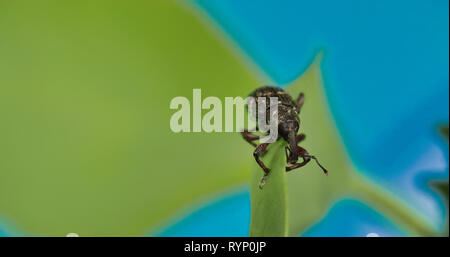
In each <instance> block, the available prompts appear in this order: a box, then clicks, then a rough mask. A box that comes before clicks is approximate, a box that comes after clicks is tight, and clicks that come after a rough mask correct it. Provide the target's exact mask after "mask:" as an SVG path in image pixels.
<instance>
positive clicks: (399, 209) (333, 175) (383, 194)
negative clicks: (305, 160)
mask: <svg viewBox="0 0 450 257" xmlns="http://www.w3.org/2000/svg"><path fill="white" fill-rule="evenodd" d="M321 57H322V55H321V54H319V55H318V56H317V58H316V59H315V61H314V62H313V63H312V64H311V66H310V67H309V68H308V69H307V70H306V71H305V72H304V74H303V75H302V76H301V77H300V78H299V79H297V80H296V81H295V82H293V83H292V85H290V86H289V87H288V89H287V91H288V92H289V93H290V94H291V95H292V96H294V97H296V96H297V95H298V94H299V93H300V92H303V93H304V94H305V103H304V105H303V108H302V111H301V113H300V119H301V127H300V132H303V133H305V134H306V140H305V141H304V142H302V143H301V145H302V147H304V148H305V149H307V150H308V151H309V153H310V154H312V155H315V156H316V157H317V158H318V159H319V160H320V162H321V163H322V165H323V166H325V167H326V168H327V169H328V170H329V176H328V177H326V176H324V175H323V174H322V172H321V170H320V168H319V167H317V166H316V165H314V163H311V164H308V165H306V166H304V167H302V168H301V169H298V170H295V171H292V172H289V174H288V175H287V181H288V197H289V200H288V203H289V214H288V216H289V217H290V220H289V231H290V233H289V235H291V236H296V235H299V234H301V233H302V232H304V231H305V230H306V229H307V228H308V227H310V226H311V225H312V224H314V223H316V222H318V221H319V220H320V219H321V218H322V217H323V216H324V215H325V214H326V212H327V211H328V210H329V208H330V207H331V206H332V204H333V203H335V202H336V201H338V200H340V199H342V198H353V199H358V200H360V201H362V202H365V203H366V204H368V205H370V206H371V207H372V208H375V209H376V210H378V211H379V212H381V213H382V214H383V215H385V216H387V217H388V218H390V219H392V220H393V221H395V222H396V223H397V224H399V225H400V226H402V227H403V228H404V229H405V230H406V231H408V232H409V233H411V234H412V235H426V236H427V235H434V234H435V232H436V231H435V229H434V228H432V227H431V226H430V225H429V223H428V222H427V221H426V219H425V218H424V217H423V216H422V215H420V214H419V213H417V212H416V211H415V210H414V209H413V208H411V207H410V206H408V205H407V204H406V203H404V202H403V201H401V200H400V199H398V198H397V197H396V196H395V195H393V194H391V193H390V192H388V191H386V190H385V189H383V188H381V187H379V186H377V185H376V184H374V183H372V182H370V181H369V180H367V179H366V178H364V177H362V176H361V175H360V174H361V172H357V171H356V168H355V167H354V166H353V165H352V162H351V160H350V158H349V156H348V153H347V151H346V149H345V146H344V144H343V143H342V140H341V137H340V135H339V134H338V132H337V131H338V130H337V129H336V126H335V124H334V121H333V119H332V115H331V114H330V112H329V110H328V104H327V103H328V102H327V100H326V96H325V92H324V90H323V84H322V75H321V72H320V68H319V67H320V60H321ZM362 236H364V235H362Z"/></svg>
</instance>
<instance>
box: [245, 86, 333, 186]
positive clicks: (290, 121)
mask: <svg viewBox="0 0 450 257" xmlns="http://www.w3.org/2000/svg"><path fill="white" fill-rule="evenodd" d="M249 96H250V97H253V98H254V100H255V101H254V102H250V104H255V103H256V104H259V103H260V102H262V101H263V100H262V99H264V98H265V103H267V104H266V106H269V103H270V98H271V97H276V98H277V99H278V109H276V110H273V109H271V108H268V107H267V108H266V113H265V114H266V123H267V124H270V119H271V117H273V116H274V115H273V114H274V112H277V114H278V138H283V139H284V140H286V141H287V142H288V143H289V147H286V160H287V163H288V164H290V165H291V166H288V167H286V171H291V170H293V169H296V168H300V167H302V166H304V165H305V164H307V163H308V162H309V161H310V160H311V159H314V160H315V161H316V162H317V164H318V165H319V166H320V167H321V168H322V170H323V171H324V172H325V174H328V171H327V170H326V169H325V168H324V167H322V165H320V163H319V162H318V161H317V159H316V157H314V156H313V155H310V154H309V153H308V152H307V151H306V150H305V149H304V148H302V147H300V146H298V143H299V142H300V141H302V140H303V139H305V135H304V134H298V135H297V133H298V130H299V128H300V118H299V114H300V110H301V108H302V106H303V102H304V95H303V93H300V95H299V97H298V99H297V101H294V99H293V98H292V97H291V96H290V95H289V94H288V93H286V92H285V91H284V90H282V89H280V88H276V87H270V86H264V87H260V88H258V89H256V90H255V91H253V92H252V93H251V94H250V95H249ZM256 106H258V105H256ZM254 110H257V108H254V107H253V108H249V111H250V114H251V115H252V116H253V117H255V118H256V120H257V121H258V119H257V116H258V112H257V111H256V112H255V111H254ZM258 125H261V124H257V126H258ZM242 136H243V137H244V139H245V140H246V141H247V142H249V143H250V144H252V145H253V146H255V147H256V149H255V151H254V152H253V155H254V157H255V160H256V162H257V163H258V164H259V166H260V167H261V168H262V169H263V171H264V177H263V179H262V180H261V183H260V188H262V186H263V185H264V183H265V178H266V176H267V175H268V174H269V172H270V169H269V168H267V167H266V166H265V165H264V163H263V162H262V161H261V160H260V159H259V157H260V156H262V155H263V154H264V153H265V152H266V148H267V146H268V145H269V143H262V144H260V145H258V146H257V145H256V144H255V143H254V142H253V141H255V140H257V139H259V138H260V136H257V135H254V134H251V133H250V132H248V131H244V132H242ZM299 157H301V158H302V159H303V162H301V163H298V162H297V161H298V158H299Z"/></svg>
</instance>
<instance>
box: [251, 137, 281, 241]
mask: <svg viewBox="0 0 450 257" xmlns="http://www.w3.org/2000/svg"><path fill="white" fill-rule="evenodd" d="M285 146H286V143H285V142H284V141H281V140H280V141H278V142H275V143H273V144H271V145H269V146H268V148H267V153H266V154H265V155H264V156H263V157H262V158H261V160H262V161H263V162H264V164H266V166H267V167H269V168H270V169H271V171H270V173H269V175H268V176H267V177H266V182H265V184H264V186H263V187H262V188H260V187H259V184H260V181H261V178H262V177H263V174H264V172H263V171H262V169H261V167H259V166H258V165H257V164H255V165H254V168H253V174H252V178H251V180H250V200H251V220H250V233H249V235H250V236H287V235H288V231H287V229H288V220H287V184H286V155H285V152H284V147H285Z"/></svg>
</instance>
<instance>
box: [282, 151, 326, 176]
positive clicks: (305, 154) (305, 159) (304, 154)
mask: <svg viewBox="0 0 450 257" xmlns="http://www.w3.org/2000/svg"><path fill="white" fill-rule="evenodd" d="M298 152H299V156H300V157H302V158H303V162H301V163H296V164H294V165H292V166H288V167H286V172H288V171H291V170H294V169H297V168H300V167H303V166H305V165H306V164H307V163H308V162H309V161H311V159H313V160H314V161H316V163H317V165H319V167H320V168H321V169H322V170H323V173H325V175H327V176H328V170H327V169H325V167H323V166H322V165H321V164H320V163H319V160H317V158H316V157H315V156H314V155H310V154H309V153H308V151H306V150H305V149H304V148H303V147H300V146H299V147H298Z"/></svg>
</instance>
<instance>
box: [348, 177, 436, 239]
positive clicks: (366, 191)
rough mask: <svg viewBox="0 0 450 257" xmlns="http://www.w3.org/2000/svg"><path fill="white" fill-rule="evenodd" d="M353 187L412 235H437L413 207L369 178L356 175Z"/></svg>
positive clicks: (354, 190)
mask: <svg viewBox="0 0 450 257" xmlns="http://www.w3.org/2000/svg"><path fill="white" fill-rule="evenodd" d="M351 189H352V190H353V192H354V194H355V195H358V196H359V197H360V198H361V200H363V201H365V202H367V203H368V204H369V205H371V206H373V207H375V208H377V209H379V211H380V212H382V213H386V214H387V215H388V216H389V217H390V218H391V219H392V220H394V221H395V222H396V223H397V224H399V225H400V226H401V227H402V228H404V229H405V230H406V231H407V232H409V233H410V234H411V235H413V236H428V237H429V236H436V235H437V233H438V232H437V231H436V230H435V229H434V228H433V227H432V226H431V225H430V224H429V223H428V222H427V221H426V220H425V218H424V217H422V216H420V215H419V214H418V213H417V212H416V211H415V210H414V209H413V208H412V207H410V206H408V205H407V204H405V203H404V202H403V201H401V200H400V199H398V198H397V197H395V196H393V195H392V194H390V193H388V192H385V191H384V190H381V189H380V188H379V187H378V186H376V185H375V184H373V183H371V182H369V181H368V180H366V179H364V178H362V177H360V176H358V175H356V177H355V178H354V179H353V180H352V183H351Z"/></svg>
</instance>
